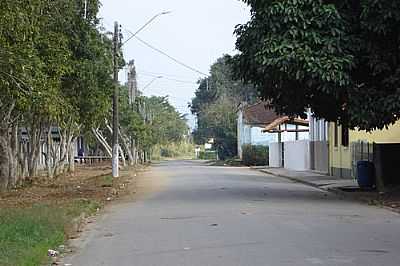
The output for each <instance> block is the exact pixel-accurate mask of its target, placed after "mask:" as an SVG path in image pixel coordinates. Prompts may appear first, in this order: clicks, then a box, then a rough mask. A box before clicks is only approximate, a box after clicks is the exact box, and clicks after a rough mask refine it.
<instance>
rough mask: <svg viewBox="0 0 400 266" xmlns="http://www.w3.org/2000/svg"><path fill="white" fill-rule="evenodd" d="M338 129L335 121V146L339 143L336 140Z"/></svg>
mask: <svg viewBox="0 0 400 266" xmlns="http://www.w3.org/2000/svg"><path fill="white" fill-rule="evenodd" d="M338 131H339V129H338V125H337V124H336V123H335V133H334V138H335V139H334V145H335V147H337V146H338V143H339V141H338V137H339V136H338Z"/></svg>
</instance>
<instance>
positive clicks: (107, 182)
mask: <svg viewBox="0 0 400 266" xmlns="http://www.w3.org/2000/svg"><path fill="white" fill-rule="evenodd" d="M113 180H114V179H113V177H112V176H111V175H106V176H102V177H101V186H102V187H112V186H113Z"/></svg>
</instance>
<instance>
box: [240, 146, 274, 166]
mask: <svg viewBox="0 0 400 266" xmlns="http://www.w3.org/2000/svg"><path fill="white" fill-rule="evenodd" d="M242 152H243V164H244V165H248V166H261V165H268V159H269V158H268V147H267V146H262V145H249V144H246V145H243V146H242Z"/></svg>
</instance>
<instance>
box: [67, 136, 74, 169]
mask: <svg viewBox="0 0 400 266" xmlns="http://www.w3.org/2000/svg"><path fill="white" fill-rule="evenodd" d="M74 142H75V138H73V139H72V142H71V144H70V145H69V151H68V172H69V173H73V172H75V154H74Z"/></svg>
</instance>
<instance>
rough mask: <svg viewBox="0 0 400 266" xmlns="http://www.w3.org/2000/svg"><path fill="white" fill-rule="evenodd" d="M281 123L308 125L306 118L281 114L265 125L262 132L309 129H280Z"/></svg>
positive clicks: (303, 130)
mask: <svg viewBox="0 0 400 266" xmlns="http://www.w3.org/2000/svg"><path fill="white" fill-rule="evenodd" d="M282 125H295V126H305V127H308V126H309V125H310V123H309V122H308V121H307V120H304V119H301V118H290V117H289V116H282V117H279V118H277V119H275V120H274V121H273V122H272V123H270V124H269V125H267V126H266V127H265V128H264V129H263V132H264V133H282V132H308V131H309V129H308V128H307V129H299V128H296V129H287V128H286V126H285V129H281V126H282Z"/></svg>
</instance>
